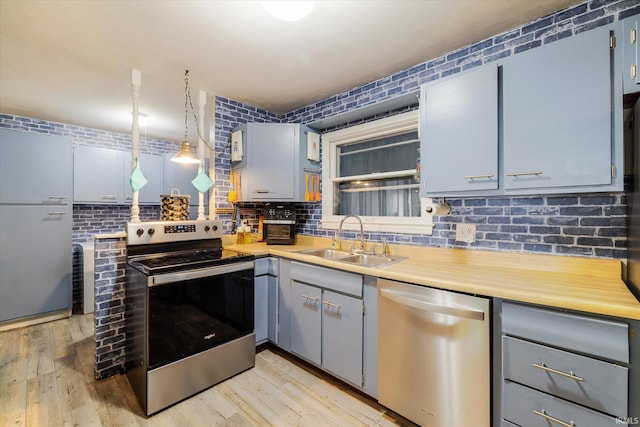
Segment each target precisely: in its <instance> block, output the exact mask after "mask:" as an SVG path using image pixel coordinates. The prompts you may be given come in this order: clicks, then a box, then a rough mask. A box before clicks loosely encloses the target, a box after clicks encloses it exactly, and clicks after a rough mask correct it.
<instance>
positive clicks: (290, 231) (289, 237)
mask: <svg viewBox="0 0 640 427" xmlns="http://www.w3.org/2000/svg"><path fill="white" fill-rule="evenodd" d="M263 227H264V230H263V231H264V236H265V237H264V240H265V241H266V242H267V245H292V244H294V243H295V228H296V227H295V224H291V223H286V224H274V223H266V222H265V223H264V225H263Z"/></svg>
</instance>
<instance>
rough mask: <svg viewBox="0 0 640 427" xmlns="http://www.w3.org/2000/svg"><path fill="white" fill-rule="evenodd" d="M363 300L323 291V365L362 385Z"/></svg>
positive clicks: (345, 378) (359, 385)
mask: <svg viewBox="0 0 640 427" xmlns="http://www.w3.org/2000/svg"><path fill="white" fill-rule="evenodd" d="M362 317H363V316H362V300H361V299H357V298H353V297H350V296H347V295H342V294H338V293H335V292H331V291H327V290H324V291H323V292H322V367H323V368H325V369H326V370H328V371H330V372H332V373H334V374H335V375H337V376H339V377H340V378H342V379H344V380H346V381H349V382H350V383H352V384H354V385H355V386H357V387H362V322H363V318H362Z"/></svg>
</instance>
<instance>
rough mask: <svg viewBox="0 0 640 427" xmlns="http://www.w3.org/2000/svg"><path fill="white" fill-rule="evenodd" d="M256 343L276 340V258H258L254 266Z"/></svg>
mask: <svg viewBox="0 0 640 427" xmlns="http://www.w3.org/2000/svg"><path fill="white" fill-rule="evenodd" d="M254 276H255V277H254V279H255V314H254V321H255V326H254V331H255V334H256V344H262V343H265V342H267V341H272V342H276V339H275V335H276V332H275V331H276V295H277V286H278V259H277V258H274V257H267V258H258V259H256V260H255V267H254Z"/></svg>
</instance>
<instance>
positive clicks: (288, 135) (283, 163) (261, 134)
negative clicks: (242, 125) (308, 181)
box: [241, 123, 298, 200]
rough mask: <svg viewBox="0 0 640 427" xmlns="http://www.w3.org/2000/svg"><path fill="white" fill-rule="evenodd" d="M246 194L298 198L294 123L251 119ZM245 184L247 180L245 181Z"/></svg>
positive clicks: (271, 197)
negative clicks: (258, 121)
mask: <svg viewBox="0 0 640 427" xmlns="http://www.w3.org/2000/svg"><path fill="white" fill-rule="evenodd" d="M247 129H248V130H247V133H248V135H247V138H248V140H247V148H248V153H247V165H248V170H247V171H246V174H245V176H246V178H245V180H246V181H248V182H246V185H247V188H246V192H245V193H244V194H246V198H247V199H248V200H294V199H295V197H296V192H295V190H296V184H297V183H296V178H295V170H296V169H295V168H296V166H295V165H296V160H297V154H298V149H297V148H298V147H297V141H298V131H297V126H296V125H293V124H274V123H249V125H248V128H247ZM241 185H245V183H241Z"/></svg>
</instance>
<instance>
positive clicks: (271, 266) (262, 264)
mask: <svg viewBox="0 0 640 427" xmlns="http://www.w3.org/2000/svg"><path fill="white" fill-rule="evenodd" d="M253 274H254V275H255V276H263V275H265V274H268V275H270V276H276V277H277V276H278V258H274V257H265V258H256V260H255V266H254V273H253Z"/></svg>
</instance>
